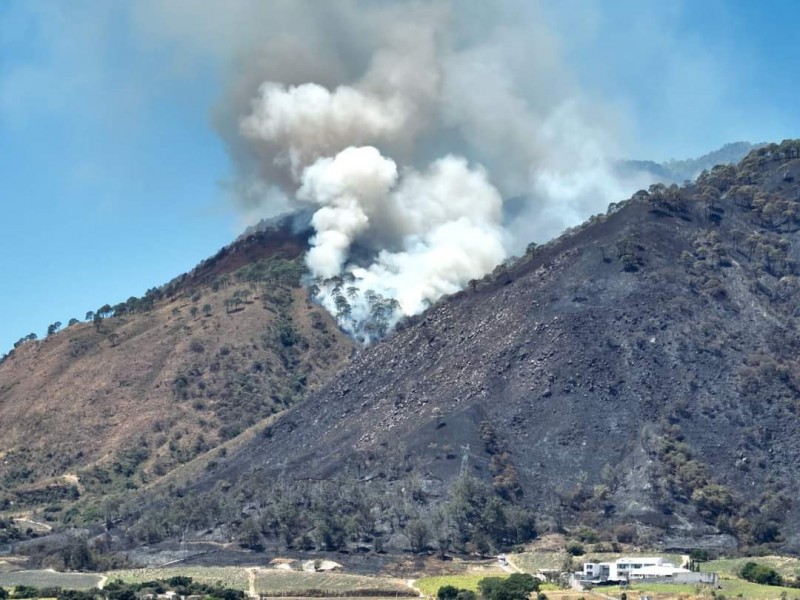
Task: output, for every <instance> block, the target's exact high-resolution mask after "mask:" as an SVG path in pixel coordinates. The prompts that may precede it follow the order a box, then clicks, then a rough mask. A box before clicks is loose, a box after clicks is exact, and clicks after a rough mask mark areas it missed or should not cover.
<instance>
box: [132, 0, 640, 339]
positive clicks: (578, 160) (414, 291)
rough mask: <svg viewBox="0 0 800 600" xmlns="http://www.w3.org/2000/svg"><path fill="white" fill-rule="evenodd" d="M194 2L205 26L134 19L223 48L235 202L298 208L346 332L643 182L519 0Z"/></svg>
mask: <svg viewBox="0 0 800 600" xmlns="http://www.w3.org/2000/svg"><path fill="white" fill-rule="evenodd" d="M201 5H202V10H203V14H204V21H205V22H207V23H208V25H207V27H208V30H207V31H198V30H197V29H196V28H193V27H190V26H188V25H187V23H186V20H185V19H188V18H189V16H190V13H196V12H197V10H198V4H197V3H196V2H191V3H184V2H182V1H175V2H170V3H153V4H148V3H145V4H144V5H142V6H143V7H142V9H141V15H142V16H141V18H142V19H143V20H145V21H147V22H148V23H152V22H159V23H161V25H160V27H162V28H163V29H165V32H164V33H165V34H168V35H170V36H173V37H174V38H180V39H183V40H184V42H188V43H189V44H191V43H203V42H204V41H205V40H207V39H208V38H210V39H212V40H214V42H215V43H216V44H217V45H218V48H219V49H218V51H219V52H220V53H223V54H224V53H229V56H228V57H227V60H228V61H229V62H230V63H231V64H233V65H235V69H234V70H233V72H234V73H235V74H234V75H233V76H232V77H231V78H230V80H229V81H228V83H227V89H226V91H225V93H224V94H223V97H222V100H221V101H220V104H219V106H218V107H217V109H216V111H215V114H214V122H215V125H216V127H217V129H218V131H219V132H220V134H221V136H222V137H223V139H224V140H225V141H226V143H227V145H228V147H229V150H230V155H231V157H232V158H233V161H234V164H235V167H236V174H237V180H236V181H235V182H234V184H233V186H232V187H233V189H234V191H235V193H234V196H235V198H236V201H237V202H238V203H239V205H240V207H241V209H242V210H243V211H244V212H245V213H246V214H248V215H250V216H251V217H267V216H271V215H273V214H275V213H276V212H279V211H282V210H285V209H286V208H287V207H288V208H290V209H299V208H306V209H307V208H310V209H311V210H313V217H312V220H311V223H312V226H313V227H314V229H315V232H316V235H315V236H314V237H313V238H312V246H313V247H312V248H311V250H310V251H309V253H308V255H307V257H306V262H307V265H308V267H309V270H310V272H311V274H312V276H313V278H314V279H315V281H316V287H315V290H314V291H315V293H316V295H317V298H318V299H319V301H320V302H321V303H322V304H323V305H325V306H326V307H327V308H328V309H329V310H330V311H331V312H332V313H333V314H335V315H336V316H337V317H338V318H339V320H340V322H341V323H342V325H343V326H344V327H345V328H346V329H348V330H350V331H351V332H353V333H354V334H356V335H358V336H359V337H362V338H364V339H369V338H372V337H374V336H375V335H379V334H382V333H383V332H385V331H386V329H388V328H389V327H391V326H392V325H393V323H394V322H395V321H396V320H397V319H398V318H399V317H400V316H401V315H402V314H406V315H410V314H415V313H418V312H420V311H422V310H423V309H424V308H425V307H426V306H428V305H429V304H430V303H432V302H435V301H436V300H437V299H439V298H440V297H441V296H442V295H444V294H449V293H453V292H455V291H458V290H459V289H462V288H463V287H464V286H465V285H466V284H467V282H468V281H469V280H471V279H475V278H479V277H481V276H483V275H485V274H486V273H488V272H490V271H491V270H492V269H493V268H494V267H495V266H496V265H497V264H499V263H500V262H502V261H503V260H504V259H506V258H507V257H509V256H511V255H512V254H515V253H519V252H520V251H521V250H522V249H524V248H525V246H526V245H527V244H528V243H529V242H531V241H537V242H542V241H546V240H548V239H550V238H552V237H554V236H556V235H558V234H559V233H560V232H561V231H563V230H564V229H565V228H567V227H570V226H573V225H576V224H578V223H580V222H582V221H583V220H585V219H586V218H587V217H589V216H590V215H591V214H594V213H596V212H600V211H604V210H605V207H606V206H607V205H608V204H609V203H610V202H614V201H618V200H621V199H623V198H625V197H627V196H629V195H630V193H631V192H632V191H634V190H635V189H637V187H640V186H641V185H643V184H644V183H646V182H645V181H636V180H630V179H629V180H621V179H620V178H619V177H618V176H617V175H616V174H615V172H614V169H613V168H612V163H611V157H613V156H616V153H617V151H618V148H617V143H618V139H617V138H618V131H619V130H620V126H619V120H618V118H617V113H616V111H615V110H614V109H613V108H612V107H607V106H602V105H598V104H588V103H587V101H586V99H585V98H584V96H583V94H582V93H581V89H580V86H579V85H578V83H577V81H575V80H574V78H573V77H571V75H570V69H569V66H568V64H567V62H566V61H565V60H564V59H563V58H562V56H561V52H560V48H559V45H558V41H557V40H556V39H554V38H553V37H552V35H551V34H550V33H549V32H548V31H547V29H546V27H544V26H543V25H540V20H539V19H538V18H537V10H538V9H537V5H536V4H534V3H527V4H525V5H524V10H525V12H526V15H527V18H526V19H525V29H524V30H523V29H520V28H519V27H517V26H515V17H516V12H515V10H514V9H515V8H520V5H518V4H515V3H498V4H497V5H495V4H492V5H491V7H487V6H486V5H482V4H477V3H472V2H452V3H451V2H446V1H441V2H437V1H431V2H394V3H388V2H378V1H374V2H354V1H352V2H350V1H339V2H326V3H318V2H298V1H292V2H275V3H263V2H249V1H243V0H239V1H237V2H233V3H225V4H224V6H221V5H219V4H216V3H206V4H203V3H201ZM164 11H166V12H167V13H169V14H166V15H165V14H164ZM157 17H158V18H157ZM216 17H219V18H218V19H217V18H216ZM237 28H238V29H237ZM233 31H238V33H239V38H238V39H237V40H236V41H235V42H234V41H233V40H232V39H231V37H232V32H233ZM232 48H235V52H234V51H233V50H231V49H232ZM512 197H516V198H518V199H520V198H521V199H522V203H521V207H520V203H519V201H518V202H517V206H516V209H515V211H514V212H513V214H512V213H510V212H509V211H507V210H505V211H504V206H503V204H504V203H503V200H504V199H508V198H512ZM355 247H358V248H359V249H360V251H359V252H358V253H354V252H353V249H354V248H355Z"/></svg>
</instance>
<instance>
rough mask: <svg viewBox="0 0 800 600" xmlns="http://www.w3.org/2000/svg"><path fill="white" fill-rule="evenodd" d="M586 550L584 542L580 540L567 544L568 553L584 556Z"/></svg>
mask: <svg viewBox="0 0 800 600" xmlns="http://www.w3.org/2000/svg"><path fill="white" fill-rule="evenodd" d="M585 552H586V551H585V550H584V548H583V544H581V543H580V542H569V543H568V544H567V553H569V554H571V555H572V556H582V555H583V554H584V553H585Z"/></svg>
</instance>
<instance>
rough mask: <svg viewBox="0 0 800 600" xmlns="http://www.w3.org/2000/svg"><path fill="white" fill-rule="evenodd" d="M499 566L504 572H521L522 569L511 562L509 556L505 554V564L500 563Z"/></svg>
mask: <svg viewBox="0 0 800 600" xmlns="http://www.w3.org/2000/svg"><path fill="white" fill-rule="evenodd" d="M500 568H501V569H503V571H505V572H506V573H522V569H520V568H519V567H518V566H517V565H515V564H514V563H513V562H512V560H511V557H510V556H506V564H500Z"/></svg>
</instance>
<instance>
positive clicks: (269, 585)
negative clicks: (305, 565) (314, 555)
mask: <svg viewBox="0 0 800 600" xmlns="http://www.w3.org/2000/svg"><path fill="white" fill-rule="evenodd" d="M254 587H255V592H256V593H257V594H260V595H263V596H288V595H296V596H330V597H344V596H348V595H353V596H367V595H369V596H416V595H417V593H416V592H415V591H414V590H412V589H411V588H410V587H408V585H407V584H406V582H405V581H403V580H401V579H392V578H388V577H368V576H366V575H348V574H344V573H314V572H304V571H283V570H278V569H258V570H256V571H255V585H254Z"/></svg>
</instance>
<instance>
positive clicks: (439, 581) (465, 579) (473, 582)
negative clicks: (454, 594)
mask: <svg viewBox="0 0 800 600" xmlns="http://www.w3.org/2000/svg"><path fill="white" fill-rule="evenodd" d="M485 578H486V575H485V574H484V575H438V576H436V577H423V578H422V579H417V581H416V582H414V586H415V587H416V588H417V589H418V590H419V591H421V592H422V593H423V594H425V595H426V596H435V595H436V592H437V591H438V590H439V588H440V587H444V586H446V585H451V586H453V587H455V588H458V589H460V590H470V591H473V592H477V591H478V582H479V581H480V580H481V579H485Z"/></svg>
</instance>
